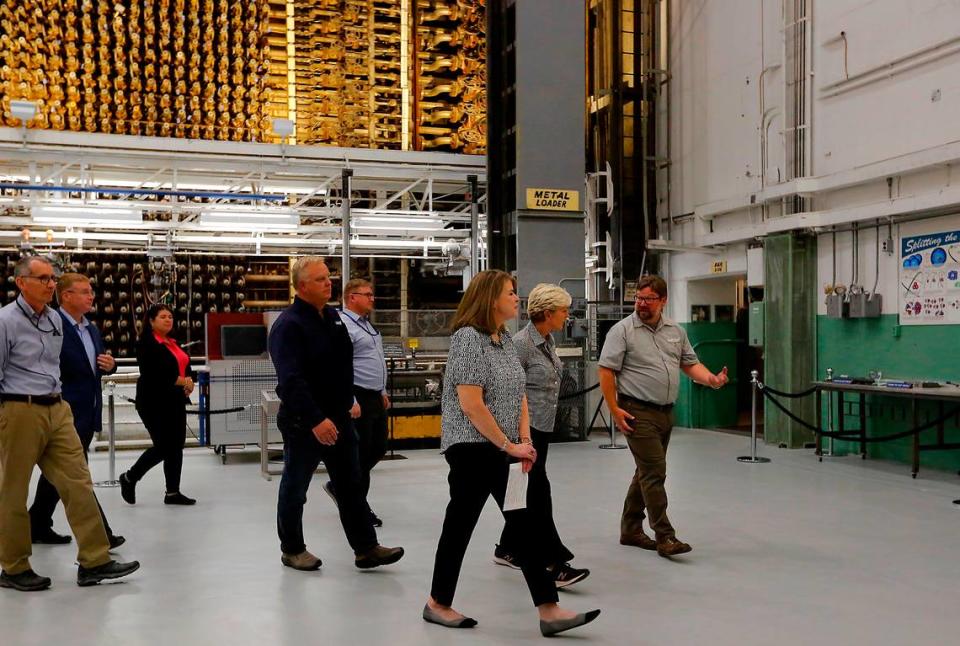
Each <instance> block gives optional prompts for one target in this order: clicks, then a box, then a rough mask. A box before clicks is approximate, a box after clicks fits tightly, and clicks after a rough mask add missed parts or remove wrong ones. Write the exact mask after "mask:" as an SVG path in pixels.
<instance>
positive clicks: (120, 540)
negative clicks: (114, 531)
mask: <svg viewBox="0 0 960 646" xmlns="http://www.w3.org/2000/svg"><path fill="white" fill-rule="evenodd" d="M108 538H109V539H110V549H112V550H115V549H117V548H118V547H120V546H121V545H123V544H124V543H126V542H127V539H125V538H124V537H123V536H116V535H113V536H108Z"/></svg>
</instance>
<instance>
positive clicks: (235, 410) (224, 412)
mask: <svg viewBox="0 0 960 646" xmlns="http://www.w3.org/2000/svg"><path fill="white" fill-rule="evenodd" d="M116 397H118V398H119V399H123V400H124V401H128V402H130V403H131V404H133V405H134V406H136V405H137V400H136V399H133V398H132V397H127V396H125V395H116ZM253 406H254V405H253V404H249V405H247V406H237V407H236V408H220V409H217V410H201V409H199V408H198V409H197V410H193V409H190V408H188V409H187V412H188V413H189V414H191V415H227V414H229V413H239V412H241V411H245V410H247V409H248V408H253Z"/></svg>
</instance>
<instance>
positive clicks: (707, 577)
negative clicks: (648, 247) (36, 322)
mask: <svg viewBox="0 0 960 646" xmlns="http://www.w3.org/2000/svg"><path fill="white" fill-rule="evenodd" d="M599 440H600V437H599V436H595V437H594V441H593V442H590V443H584V444H566V445H554V446H553V447H551V451H550V462H549V472H550V474H551V477H552V481H553V489H554V500H555V505H556V510H557V524H558V526H559V527H560V530H561V534H562V535H563V537H564V539H565V540H566V542H567V543H568V544H569V546H570V547H571V548H572V549H573V551H574V552H575V553H576V554H577V558H576V560H575V561H574V563H575V564H576V565H579V566H581V567H589V568H590V569H591V570H592V572H593V574H592V575H591V576H590V578H588V579H587V580H585V581H583V582H582V583H580V584H578V585H577V586H576V587H575V588H573V589H572V591H570V592H566V593H562V594H561V603H563V604H564V605H566V606H568V607H570V608H572V609H578V610H587V609H590V608H594V607H599V608H602V609H603V615H602V616H601V617H600V619H599V620H598V621H597V622H595V623H594V624H593V625H591V626H590V627H589V628H585V629H582V630H580V631H575V632H572V633H569V637H568V639H570V640H576V641H578V642H587V641H589V642H591V643H605V644H619V645H625V644H758V645H759V644H763V645H769V644H871V645H874V644H944V643H951V642H953V641H954V640H955V639H956V635H957V631H958V629H960V613H958V612H957V609H956V603H955V602H956V597H955V596H954V595H955V594H956V592H955V590H956V585H957V581H958V580H960V559H958V558H957V547H958V545H960V543H958V539H957V536H958V528H960V508H957V507H954V506H953V505H952V504H951V501H952V499H954V498H958V497H960V482H958V480H960V479H958V478H957V477H956V476H955V475H953V474H942V473H940V474H937V473H935V472H932V471H929V470H927V471H924V472H922V473H921V477H920V479H918V480H915V481H914V480H912V479H911V478H910V475H909V468H908V467H907V466H904V465H893V464H884V463H880V462H863V461H861V460H859V459H857V458H853V457H848V458H843V459H835V460H833V461H825V462H823V463H818V462H817V460H816V458H815V457H813V455H812V452H810V451H785V450H777V449H771V448H766V449H764V450H763V454H766V455H768V456H770V457H772V458H773V462H772V463H771V464H764V465H745V464H740V463H738V462H736V460H735V458H736V456H737V455H741V454H743V453H744V452H745V451H746V449H747V442H746V440H745V439H744V438H741V437H737V436H734V435H727V434H721V433H711V432H704V431H689V430H680V429H678V430H677V431H676V433H675V435H674V439H673V442H672V444H671V448H670V456H669V478H668V490H669V494H670V501H671V504H670V509H671V513H670V515H671V518H672V520H673V522H674V524H675V525H676V527H677V528H678V532H679V536H680V537H681V538H682V539H684V540H686V541H688V542H690V543H691V544H692V545H693V547H694V551H693V552H692V553H691V554H690V555H688V556H686V557H685V558H678V559H676V560H675V561H672V562H671V561H669V560H666V559H663V558H659V557H657V556H656V554H655V553H652V552H645V551H641V550H638V549H636V548H630V547H622V546H620V545H619V544H618V543H617V537H618V515H619V511H620V506H621V501H622V496H623V493H624V491H625V489H626V486H627V483H628V480H629V478H630V474H631V471H632V460H631V457H630V454H629V451H626V450H622V451H601V450H598V449H597V444H598V443H599ZM405 455H407V457H408V458H409V459H407V460H402V461H393V462H385V463H383V464H381V465H380V466H379V467H378V468H377V470H376V472H375V479H374V489H373V493H372V496H371V500H372V504H373V507H374V509H375V510H376V511H377V512H378V513H379V514H380V516H381V517H382V518H383V519H384V522H385V526H384V528H383V529H382V530H381V533H380V535H381V540H382V542H383V543H384V544H386V545H403V546H404V547H406V549H407V556H406V558H405V559H404V560H402V561H401V562H400V563H399V564H397V565H396V566H393V567H390V568H384V569H382V570H377V571H370V572H360V571H358V570H356V569H355V568H354V566H353V558H352V554H351V552H350V550H349V548H348V546H347V544H346V541H345V540H344V538H343V535H342V532H341V530H340V527H339V524H338V520H337V516H336V513H335V510H334V507H333V504H332V503H331V501H330V500H329V499H328V498H327V497H326V496H325V495H323V493H322V492H321V490H320V487H319V485H320V483H321V482H322V480H323V476H322V475H318V477H317V479H316V480H315V481H314V485H315V486H314V488H313V489H312V490H311V496H310V501H309V502H308V503H307V507H306V514H305V527H306V534H307V542H308V545H309V548H310V549H311V550H313V551H314V552H315V553H316V554H318V555H320V556H321V557H322V558H323V560H324V567H323V569H322V570H321V571H319V572H317V573H299V572H294V571H292V570H289V569H287V568H284V567H282V566H281V565H280V562H279V552H278V546H277V541H276V536H275V531H274V509H275V503H276V491H277V485H278V480H277V479H274V481H273V482H266V481H264V480H262V479H261V478H260V477H259V475H258V464H257V463H256V459H257V455H256V453H255V452H247V453H246V454H233V455H232V456H231V461H230V462H229V463H228V464H227V465H226V466H221V465H220V463H219V459H218V458H217V457H216V456H214V455H213V453H212V452H211V451H209V450H206V449H195V450H191V451H189V452H188V455H187V457H186V459H185V468H184V478H183V481H184V484H183V490H184V492H185V493H187V494H188V495H193V496H196V497H197V498H199V501H200V503H199V504H198V505H197V506H196V507H193V508H170V507H164V505H163V504H162V491H163V486H162V472H161V469H160V468H157V469H154V470H153V471H152V472H151V473H150V474H149V475H148V476H147V478H146V479H145V480H144V481H143V482H142V483H141V485H140V487H139V489H138V498H139V501H140V502H139V504H138V505H137V506H136V507H129V506H127V505H125V504H124V503H123V502H122V501H121V499H120V493H119V491H118V490H116V489H109V490H99V494H100V497H101V501H102V503H103V505H104V507H105V508H106V510H107V514H108V516H109V518H110V520H111V522H112V523H113V525H114V527H115V529H116V530H117V531H118V532H119V533H122V534H124V535H125V536H126V537H127V539H128V543H127V545H126V546H124V547H123V548H121V550H120V555H119V558H122V559H132V558H136V559H139V560H140V561H141V562H142V563H143V568H142V569H141V570H140V572H138V573H137V574H135V575H133V576H132V577H130V578H129V579H127V580H124V581H122V582H117V583H114V584H110V585H101V586H99V587H97V588H78V587H77V586H76V584H75V582H74V579H75V566H74V557H75V549H74V547H72V546H68V547H47V546H38V547H37V549H36V550H35V555H34V558H33V565H34V568H35V569H36V570H37V571H38V572H40V573H43V574H46V575H48V576H51V577H53V579H54V587H53V589H52V590H50V591H48V592H43V593H31V594H25V593H17V592H14V591H11V590H0V627H2V628H0V635H2V637H0V643H2V644H4V645H5V646H19V645H21V644H44V645H49V644H106V643H117V644H124V645H137V644H178V645H188V644H189V645H192V644H251V645H252V644H257V645H260V644H278V643H279V644H305V643H306V644H309V643H323V644H349V645H350V646H364V645H366V644H391V645H406V644H438V645H439V644H451V643H456V644H490V643H495V644H507V643H509V644H521V643H531V644H532V643H541V640H542V638H541V637H540V635H539V632H538V629H537V622H536V615H535V611H534V610H533V608H532V607H531V605H530V599H529V596H528V595H527V591H526V588H525V586H524V583H523V579H522V577H521V575H520V573H519V572H516V571H513V570H509V569H507V568H503V567H498V566H495V565H493V564H492V563H491V555H492V551H493V544H494V542H495V540H496V538H497V536H498V533H499V530H500V527H501V520H500V516H499V513H498V512H497V511H496V509H495V507H494V505H493V503H488V506H487V509H486V510H485V513H484V516H483V518H482V519H481V521H480V525H479V526H478V528H477V531H476V533H475V535H474V538H473V542H472V543H471V547H470V551H469V552H468V554H467V559H466V562H465V566H464V573H463V577H462V579H461V585H460V589H459V591H458V596H457V600H456V604H455V605H456V606H457V607H458V608H459V609H461V610H462V611H464V612H466V613H468V614H470V615H471V616H473V617H476V618H477V619H478V620H479V622H480V625H479V626H478V627H477V628H475V629H473V630H472V631H452V630H449V629H444V628H441V627H438V626H433V625H428V624H425V623H424V622H423V621H422V620H421V619H420V616H419V615H420V610H421V608H422V606H423V603H424V600H425V597H426V595H427V592H428V589H429V583H430V574H431V568H432V564H433V554H434V549H435V547H436V540H437V537H438V535H439V531H440V523H441V519H442V517H443V510H444V505H445V504H446V501H447V496H446V483H445V475H446V468H445V467H446V465H445V463H444V462H443V460H442V458H441V457H440V456H439V455H438V453H437V452H436V451H408V452H405ZM135 457H136V454H132V453H122V454H121V455H120V457H119V466H120V467H121V468H126V467H127V466H128V465H129V464H130V463H132V461H133V460H134V459H135ZM92 470H93V475H94V479H95V480H96V479H102V478H105V477H106V474H107V462H106V456H104V455H100V454H98V455H96V456H94V457H93V461H92ZM56 528H57V529H59V530H61V531H65V530H66V529H67V527H66V524H65V521H64V520H63V517H62V512H60V511H58V515H57V517H56Z"/></svg>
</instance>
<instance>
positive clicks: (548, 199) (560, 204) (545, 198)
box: [527, 188, 580, 211]
mask: <svg viewBox="0 0 960 646" xmlns="http://www.w3.org/2000/svg"><path fill="white" fill-rule="evenodd" d="M527 208H528V209H531V210H538V211H579V210H580V191H571V190H566V189H557V188H528V189H527Z"/></svg>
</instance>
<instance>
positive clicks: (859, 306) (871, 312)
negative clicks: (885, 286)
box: [850, 293, 883, 319]
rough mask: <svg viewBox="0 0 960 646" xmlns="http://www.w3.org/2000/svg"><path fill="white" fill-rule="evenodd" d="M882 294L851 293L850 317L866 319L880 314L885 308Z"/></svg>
mask: <svg viewBox="0 0 960 646" xmlns="http://www.w3.org/2000/svg"><path fill="white" fill-rule="evenodd" d="M882 305H883V299H882V298H881V296H880V294H867V293H860V294H850V318H852V319H866V318H876V317H878V316H880V312H881V310H882V309H883V307H882Z"/></svg>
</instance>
